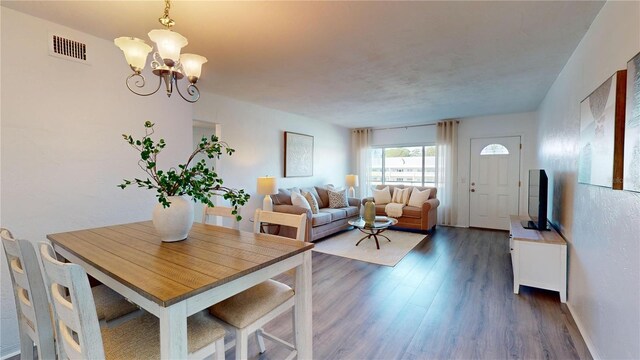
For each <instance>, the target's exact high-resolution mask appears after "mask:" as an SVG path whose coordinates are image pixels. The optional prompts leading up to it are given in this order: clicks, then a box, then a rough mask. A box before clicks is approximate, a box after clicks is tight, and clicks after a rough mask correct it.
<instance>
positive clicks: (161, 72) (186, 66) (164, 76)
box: [113, 0, 207, 103]
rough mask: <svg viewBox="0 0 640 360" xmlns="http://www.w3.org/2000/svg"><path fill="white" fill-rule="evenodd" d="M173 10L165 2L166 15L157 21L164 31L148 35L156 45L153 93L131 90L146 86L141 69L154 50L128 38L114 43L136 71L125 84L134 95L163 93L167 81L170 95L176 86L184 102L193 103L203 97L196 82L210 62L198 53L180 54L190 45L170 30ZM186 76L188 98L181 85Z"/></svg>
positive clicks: (160, 30)
mask: <svg viewBox="0 0 640 360" xmlns="http://www.w3.org/2000/svg"><path fill="white" fill-rule="evenodd" d="M170 8H171V3H170V2H169V0H165V7H164V15H163V16H162V17H161V18H159V19H158V21H159V22H160V24H162V26H164V27H165V29H156V30H151V31H150V32H149V38H150V39H151V41H153V42H154V43H155V44H156V49H157V51H155V52H154V53H153V60H152V61H151V68H152V69H153V70H152V72H153V74H154V75H156V76H158V87H156V89H155V90H153V91H152V92H150V93H142V92H138V91H136V90H134V88H132V83H133V86H135V87H136V88H138V89H142V88H143V87H144V86H145V83H146V81H145V78H144V76H143V75H142V70H143V69H144V66H145V63H146V62H147V57H148V55H149V52H151V50H152V47H151V46H149V45H147V44H146V43H145V42H144V40H141V39H138V38H134V37H128V36H125V37H119V38H117V39H115V40H114V41H113V42H114V43H115V44H116V46H117V47H119V48H120V50H122V52H124V56H125V58H126V60H127V63H128V64H129V67H131V70H133V74H131V75H129V76H128V77H127V79H126V81H125V83H126V84H127V88H129V90H131V92H132V93H134V94H136V95H140V96H149V95H153V94H155V93H156V92H158V90H160V86H161V85H162V82H163V81H164V84H165V88H166V91H167V96H171V93H173V88H174V87H175V88H176V89H177V90H178V94H180V96H181V97H182V98H183V99H184V100H186V101H188V102H190V103H194V102H196V101H198V99H199V98H200V90H199V89H198V87H197V86H196V83H197V82H198V78H200V73H201V72H202V64H204V63H206V62H207V58H205V57H204V56H200V55H196V54H182V55H180V49H182V48H183V47H184V46H186V45H187V44H188V42H187V38H185V37H184V36H182V35H180V34H178V33H177V32H174V31H172V30H171V27H172V26H173V25H175V21H173V19H171V18H170V17H169V9H170ZM185 76H186V77H187V80H188V81H189V85H188V86H187V94H188V96H187V97H185V96H184V95H183V94H182V92H181V91H180V87H179V86H178V80H180V79H182V78H183V77H185Z"/></svg>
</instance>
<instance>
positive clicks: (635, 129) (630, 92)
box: [622, 53, 640, 192]
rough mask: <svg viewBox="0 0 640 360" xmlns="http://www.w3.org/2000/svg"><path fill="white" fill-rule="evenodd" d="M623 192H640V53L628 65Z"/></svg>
mask: <svg viewBox="0 0 640 360" xmlns="http://www.w3.org/2000/svg"><path fill="white" fill-rule="evenodd" d="M623 173H624V180H623V182H622V188H623V190H629V191H637V192H640V53H638V54H637V55H636V56H634V57H633V59H631V60H629V62H628V63H627V112H626V116H625V126H624V172H623Z"/></svg>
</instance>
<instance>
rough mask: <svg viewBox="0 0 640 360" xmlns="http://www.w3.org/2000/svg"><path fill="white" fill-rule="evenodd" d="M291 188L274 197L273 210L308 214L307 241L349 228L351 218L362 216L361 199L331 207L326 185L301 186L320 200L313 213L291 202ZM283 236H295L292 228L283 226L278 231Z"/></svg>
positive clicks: (352, 199) (280, 190)
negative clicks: (316, 209)
mask: <svg viewBox="0 0 640 360" xmlns="http://www.w3.org/2000/svg"><path fill="white" fill-rule="evenodd" d="M294 189H296V188H291V189H279V190H278V194H276V195H274V196H273V197H272V199H273V211H275V212H282V213H289V214H307V235H306V236H305V241H309V242H310V241H315V240H318V239H320V238H323V237H325V236H329V235H331V234H334V233H336V232H338V231H341V230H344V229H348V228H349V224H348V223H347V222H348V221H349V220H351V219H354V218H358V217H359V216H360V199H355V198H349V199H348V200H349V206H348V207H344V208H339V209H331V208H329V194H328V193H327V190H326V187H320V186H313V187H306V188H300V190H302V191H306V192H311V193H312V194H314V196H315V197H316V200H317V201H318V207H319V208H320V210H319V213H318V214H312V213H311V210H309V209H305V208H302V207H299V206H295V205H292V204H291V191H292V190H294ZM278 234H279V235H281V236H288V237H295V231H294V229H292V228H288V227H282V229H280V230H279V231H278Z"/></svg>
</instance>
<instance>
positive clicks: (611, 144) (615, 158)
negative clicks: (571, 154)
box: [578, 70, 627, 190]
mask: <svg viewBox="0 0 640 360" xmlns="http://www.w3.org/2000/svg"><path fill="white" fill-rule="evenodd" d="M626 82H627V71H626V70H620V71H618V72H616V73H615V74H614V75H613V76H612V77H610V78H609V79H607V81H605V82H604V83H603V84H602V85H600V87H598V88H597V89H596V90H595V91H594V92H592V93H591V94H590V95H589V96H588V97H587V98H586V99H584V100H583V101H582V102H581V103H580V158H579V164H578V182H580V183H582V184H590V185H597V186H604V187H610V188H613V189H616V190H620V189H622V171H623V156H624V154H623V146H624V143H623V141H624V121H625V120H624V117H625V113H624V112H625V107H624V103H625V98H626V91H627V85H626Z"/></svg>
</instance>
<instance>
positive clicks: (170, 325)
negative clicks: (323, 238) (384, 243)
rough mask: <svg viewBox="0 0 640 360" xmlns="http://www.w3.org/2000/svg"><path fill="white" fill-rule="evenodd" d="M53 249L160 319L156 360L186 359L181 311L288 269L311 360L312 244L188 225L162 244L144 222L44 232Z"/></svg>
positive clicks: (305, 355) (303, 349) (303, 351)
mask: <svg viewBox="0 0 640 360" xmlns="http://www.w3.org/2000/svg"><path fill="white" fill-rule="evenodd" d="M47 238H48V239H49V240H50V241H51V243H52V245H53V247H54V249H55V251H56V253H57V254H59V255H60V256H62V257H63V258H65V259H67V260H68V261H70V262H72V263H75V264H78V265H80V266H82V267H83V268H84V269H85V271H86V272H87V273H88V274H89V275H91V276H92V277H94V278H95V279H97V280H98V281H100V282H102V283H103V284H105V285H106V286H108V287H110V288H111V289H113V290H114V291H116V292H118V293H120V294H121V295H122V296H124V297H125V298H127V299H128V300H129V301H131V302H133V303H135V304H136V305H138V306H139V307H140V308H142V309H144V310H146V311H147V312H149V313H151V314H153V315H155V316H157V317H158V318H159V320H160V321H159V322H160V354H161V358H162V359H186V358H187V355H188V354H187V317H189V316H190V315H193V314H195V313H197V312H199V311H202V310H205V309H207V308H209V307H210V306H211V305H213V304H216V303H218V302H220V301H222V300H224V299H226V298H228V297H230V296H232V295H235V294H237V293H239V292H241V291H243V290H246V289H248V288H250V287H252V286H254V285H257V284H259V283H261V282H263V281H265V280H267V279H270V278H272V277H274V276H277V275H278V274H282V273H284V272H287V271H288V270H291V269H295V285H294V291H295V307H294V323H295V326H294V328H295V331H294V341H295V344H296V347H297V350H298V359H311V358H312V356H313V353H312V346H313V344H312V339H313V336H312V302H311V292H312V281H311V272H312V268H311V249H312V248H313V246H314V245H313V244H312V243H309V242H303V241H298V240H294V239H289V238H283V237H280V236H275V235H270V234H262V233H261V234H256V233H252V232H247V231H240V230H235V229H230V228H226V227H221V226H215V225H208V224H201V223H194V224H193V228H192V229H191V231H190V232H189V236H188V237H187V239H185V240H182V241H177V242H163V241H161V240H160V237H159V236H158V234H157V233H156V231H155V229H154V227H153V224H152V222H151V221H143V222H135V223H129V224H120V225H113V226H105V227H99V228H92V229H82V230H76V231H69V232H63V233H56V234H49V235H47Z"/></svg>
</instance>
